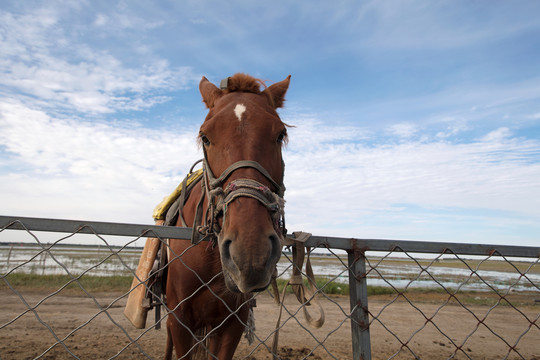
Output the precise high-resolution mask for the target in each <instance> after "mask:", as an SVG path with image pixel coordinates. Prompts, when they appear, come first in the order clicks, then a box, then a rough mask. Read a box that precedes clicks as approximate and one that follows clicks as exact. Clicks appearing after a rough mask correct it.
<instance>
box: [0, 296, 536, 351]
mask: <svg viewBox="0 0 540 360" xmlns="http://www.w3.org/2000/svg"><path fill="white" fill-rule="evenodd" d="M93 295H94V296H95V297H96V299H97V301H98V303H99V304H100V305H101V306H108V305H109V304H111V303H112V304H113V305H112V306H111V307H110V308H109V309H108V310H107V311H106V312H100V310H99V307H98V305H97V304H96V303H95V302H94V301H93V300H92V299H90V298H88V297H86V296H85V295H84V294H76V293H70V294H63V293H60V294H57V295H55V296H52V297H50V298H47V299H45V300H44V298H45V297H46V296H47V293H42V292H38V291H25V292H23V297H24V301H25V302H27V303H28V305H29V306H31V307H33V306H36V304H38V303H39V306H38V307H37V308H36V310H35V312H33V311H29V312H26V313H24V312H25V311H26V310H27V309H28V308H27V306H26V305H25V304H24V302H23V301H22V300H21V298H20V297H19V296H17V295H15V294H14V293H13V292H11V291H10V290H1V291H0V296H1V299H2V306H0V359H2V360H9V359H32V358H36V357H39V356H41V355H42V356H41V358H42V359H71V358H73V356H72V355H70V354H69V352H68V351H67V350H66V348H67V349H69V351H71V352H72V353H73V354H74V355H76V356H77V357H79V358H81V359H107V358H111V357H115V358H117V359H143V358H147V357H149V358H154V359H159V358H162V356H163V349H164V346H165V345H164V344H165V337H166V334H165V330H164V329H162V330H159V331H158V330H153V329H146V330H137V329H134V328H133V327H132V326H131V325H130V323H129V322H128V321H127V320H126V319H125V318H124V316H123V314H122V311H123V306H124V304H125V298H121V299H119V300H118V301H116V302H115V299H117V298H118V297H119V296H121V294H114V293H106V294H93ZM391 299H392V298H391V297H380V296H379V297H372V298H370V303H369V308H370V311H371V312H372V314H374V315H375V316H376V319H375V320H374V321H373V323H372V326H371V329H370V336H371V351H372V358H373V359H387V358H390V357H393V358H395V359H414V358H415V355H416V357H418V358H421V359H447V358H457V359H467V358H471V359H502V358H510V359H520V358H525V359H537V360H539V359H540V330H539V326H540V319H539V316H540V305H534V301H531V302H530V305H526V306H521V307H520V308H519V312H518V311H516V310H515V309H513V308H512V307H510V306H498V307H495V308H494V309H491V307H490V306H487V305H474V306H469V307H468V309H464V308H463V307H461V306H459V305H456V304H449V305H446V306H444V307H442V308H440V307H441V304H442V303H443V301H438V300H437V299H430V300H429V299H428V300H427V301H426V300H419V301H415V302H414V306H411V304H409V303H408V302H407V301H405V300H403V299H402V298H400V299H399V300H397V301H395V302H394V303H392V304H391V305H388V303H389V301H390V300H391ZM286 303H287V308H288V309H289V311H291V312H295V311H297V310H298V307H297V305H296V304H295V301H294V300H293V297H289V298H288V301H287V302H286ZM322 303H323V307H324V309H325V312H326V323H325V324H324V326H323V327H322V328H320V329H317V330H313V329H311V328H309V327H307V326H306V325H305V320H304V319H303V316H302V315H301V311H300V312H299V313H298V316H297V318H296V319H294V318H290V317H289V316H288V315H287V316H284V317H283V321H285V325H284V327H283V329H282V330H281V332H280V344H279V345H280V357H281V358H282V359H302V358H308V359H332V358H336V359H351V358H352V343H351V329H350V322H349V321H347V320H346V316H345V314H347V313H348V312H349V299H348V298H347V297H332V298H331V299H330V300H328V299H324V300H323V301H322ZM386 305H388V306H386ZM385 306H386V307H385ZM381 310H382V311H381ZM23 313H24V314H23ZM277 315H278V308H277V307H276V305H274V304H273V302H272V300H271V298H270V297H269V296H267V295H262V296H259V297H258V298H257V308H256V309H255V317H256V328H257V330H256V335H257V339H256V341H255V343H254V344H252V345H248V344H247V341H246V340H245V339H243V340H242V342H241V344H240V346H239V348H238V350H237V352H236V356H235V358H238V359H244V358H248V359H271V356H270V355H269V352H268V349H267V348H266V346H268V347H271V342H272V336H271V333H272V331H273V329H274V327H275V321H276V319H277ZM314 315H316V313H315V314H314ZM486 315H487V317H486ZM430 318H432V321H427V319H430ZM484 318H485V320H484ZM527 318H528V319H529V320H531V321H532V323H531V321H529V320H527ZM152 319H153V313H150V314H149V322H150V323H151V322H152V321H153V320H152ZM478 319H480V320H483V322H480V321H479V320H478ZM40 320H41V321H42V322H44V323H45V324H46V325H47V326H48V327H49V328H50V330H49V329H47V327H46V326H45V325H43V324H42V323H41V322H40ZM53 333H54V335H53ZM55 336H56V338H55ZM133 342H135V343H136V344H134V343H133ZM516 344H517V346H516ZM265 345H266V346H265ZM514 346H515V349H516V350H517V352H516V351H513V350H511V348H512V347H514ZM458 348H460V349H458ZM142 352H144V353H145V354H146V355H147V356H145V355H143V354H142ZM452 356H454V357H452Z"/></svg>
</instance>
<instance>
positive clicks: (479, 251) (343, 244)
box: [0, 215, 540, 258]
mask: <svg viewBox="0 0 540 360" xmlns="http://www.w3.org/2000/svg"><path fill="white" fill-rule="evenodd" d="M23 225H24V226H23ZM25 227H26V228H27V229H28V230H31V231H51V232H65V233H74V232H79V233H85V234H93V233H97V234H101V235H120V236H145V237H146V236H159V237H162V238H172V239H191V228H181V227H174V226H156V225H141V224H122V223H111V222H97V221H83V220H60V219H43V218H30V217H20V216H19V217H16V216H2V215H0V229H2V228H8V229H19V230H21V229H24V228H25ZM291 236H292V235H291ZM306 246H310V247H328V248H332V249H340V250H346V251H351V250H355V249H356V250H361V251H400V250H401V251H406V252H416V253H431V254H442V253H443V252H447V253H455V254H461V255H493V256H497V255H504V256H507V257H532V258H539V257H540V247H535V246H512V245H489V244H468V243H450V242H437V241H416V240H388V239H357V238H339V237H328V236H311V237H310V238H309V239H308V240H307V241H306Z"/></svg>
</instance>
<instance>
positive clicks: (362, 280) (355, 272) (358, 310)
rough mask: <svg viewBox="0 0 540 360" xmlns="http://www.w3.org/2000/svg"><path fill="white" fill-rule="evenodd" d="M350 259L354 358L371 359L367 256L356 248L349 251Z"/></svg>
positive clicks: (357, 359) (356, 359) (355, 359)
mask: <svg viewBox="0 0 540 360" xmlns="http://www.w3.org/2000/svg"><path fill="white" fill-rule="evenodd" d="M353 248H354V246H353ZM348 259H349V298H350V301H351V331H352V347H353V359H354V360H371V343H370V337H369V314H368V296H367V281H366V258H365V255H364V252H363V251H360V250H358V249H355V250H353V251H349V252H348Z"/></svg>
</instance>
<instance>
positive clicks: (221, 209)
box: [191, 148, 287, 246]
mask: <svg viewBox="0 0 540 360" xmlns="http://www.w3.org/2000/svg"><path fill="white" fill-rule="evenodd" d="M203 150H204V159H203V160H202V161H203V177H202V181H201V186H202V189H203V191H202V193H201V197H200V199H199V202H198V204H197V210H196V212H195V220H194V223H193V232H192V236H191V242H192V243H193V244H198V243H199V242H201V241H203V240H205V239H208V240H211V242H212V246H215V245H216V243H217V239H218V237H219V235H220V234H221V230H222V229H221V226H220V225H219V221H218V220H219V217H220V216H223V221H224V220H225V216H226V214H227V207H228V206H229V204H230V203H231V202H233V201H234V200H235V199H237V198H239V197H250V198H253V199H255V200H257V201H259V202H260V203H261V204H262V205H264V206H265V207H266V209H267V210H268V212H269V213H270V215H271V217H272V220H273V223H274V228H275V229H276V231H277V233H278V235H279V236H280V237H281V238H282V240H283V238H284V236H285V235H286V234H287V229H286V228H285V212H284V206H285V200H284V199H283V195H284V193H285V186H284V185H283V177H282V178H281V179H280V183H279V184H278V183H277V182H276V181H275V180H274V179H273V178H272V176H270V174H269V173H268V171H267V170H266V169H265V168H264V167H263V166H262V165H261V164H259V163H258V162H256V161H253V160H240V161H237V162H235V163H233V164H232V165H230V166H229V167H227V169H225V171H223V173H222V174H221V175H220V176H219V177H217V178H216V177H215V175H214V173H213V172H212V169H211V168H210V165H209V164H208V157H207V154H206V149H204V148H203ZM282 166H283V168H285V164H284V163H283V161H282ZM241 168H252V169H255V170H257V171H258V172H259V173H261V174H262V175H263V176H264V177H265V178H266V179H268V181H270V183H271V184H272V186H273V187H274V188H275V189H276V192H273V191H272V190H270V188H268V186H266V185H264V184H261V183H260V182H258V181H256V180H253V179H237V180H233V181H231V182H230V183H229V184H228V185H227V186H226V187H225V188H223V185H224V182H225V181H226V180H227V179H228V178H229V176H231V174H232V173H233V172H234V171H236V170H238V169H241ZM205 198H207V203H208V208H207V210H206V214H205V216H204V219H203V204H204V199H205ZM201 236H202V237H201Z"/></svg>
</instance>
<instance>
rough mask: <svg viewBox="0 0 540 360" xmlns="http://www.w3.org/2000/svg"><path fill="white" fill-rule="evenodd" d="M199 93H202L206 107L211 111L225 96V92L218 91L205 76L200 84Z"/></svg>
mask: <svg viewBox="0 0 540 360" xmlns="http://www.w3.org/2000/svg"><path fill="white" fill-rule="evenodd" d="M199 91H200V92H201V95H202V98H203V101H204V103H205V104H206V107H207V108H209V109H211V108H212V107H213V106H214V103H215V102H216V100H217V99H219V98H220V97H221V96H222V95H223V92H222V91H221V90H220V89H218V88H217V86H216V85H214V84H212V83H211V82H210V81H208V79H207V78H206V77H204V76H203V77H202V79H201V82H200V83H199Z"/></svg>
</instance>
